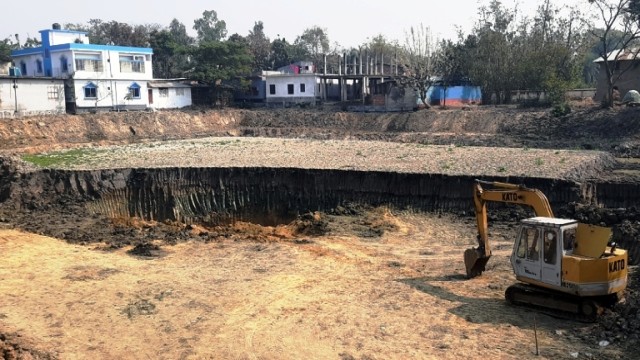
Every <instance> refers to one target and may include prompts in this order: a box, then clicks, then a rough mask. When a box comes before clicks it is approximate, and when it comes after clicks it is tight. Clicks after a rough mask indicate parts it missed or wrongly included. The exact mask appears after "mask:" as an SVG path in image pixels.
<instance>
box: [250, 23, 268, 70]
mask: <svg viewBox="0 0 640 360" xmlns="http://www.w3.org/2000/svg"><path fill="white" fill-rule="evenodd" d="M246 40H247V43H248V46H249V51H250V52H251V55H252V56H253V64H252V68H253V70H255V71H260V70H265V69H268V68H269V55H271V41H270V40H269V38H268V37H267V36H266V35H265V34H264V24H263V23H262V21H258V22H256V23H255V24H254V25H253V29H252V30H250V31H249V35H247V37H246Z"/></svg>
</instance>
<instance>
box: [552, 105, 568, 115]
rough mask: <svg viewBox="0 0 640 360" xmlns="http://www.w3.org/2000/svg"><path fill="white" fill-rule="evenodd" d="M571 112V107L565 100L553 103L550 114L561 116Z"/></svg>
mask: <svg viewBox="0 0 640 360" xmlns="http://www.w3.org/2000/svg"><path fill="white" fill-rule="evenodd" d="M569 113H571V107H570V106H569V104H567V103H566V102H563V103H559V104H555V105H553V109H551V115H553V116H554V117H561V116H565V115H568V114H569Z"/></svg>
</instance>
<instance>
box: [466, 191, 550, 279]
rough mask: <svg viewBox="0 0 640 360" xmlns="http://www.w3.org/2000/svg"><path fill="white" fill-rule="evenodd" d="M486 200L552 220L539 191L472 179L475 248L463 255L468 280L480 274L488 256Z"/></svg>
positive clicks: (547, 206)
mask: <svg viewBox="0 0 640 360" xmlns="http://www.w3.org/2000/svg"><path fill="white" fill-rule="evenodd" d="M482 185H488V186H490V187H491V188H488V189H483V188H482ZM489 201H494V202H503V203H510V204H519V205H527V206H530V207H531V208H533V211H534V212H535V214H536V216H545V217H553V211H552V210H551V205H550V204H549V200H548V199H547V197H546V196H545V195H544V194H543V193H542V192H541V191H540V190H537V189H530V188H527V187H525V186H523V185H515V184H509V183H503V182H489V181H481V180H476V182H475V184H474V186H473V204H474V208H475V212H476V223H477V226H478V236H477V241H478V247H477V248H471V249H467V250H466V251H465V252H464V264H465V267H466V270H467V277H468V278H473V277H476V276H478V275H480V274H482V272H483V271H484V270H485V267H486V265H487V262H488V261H489V258H490V257H491V246H490V244H489V235H488V233H489V231H488V224H487V202H489Z"/></svg>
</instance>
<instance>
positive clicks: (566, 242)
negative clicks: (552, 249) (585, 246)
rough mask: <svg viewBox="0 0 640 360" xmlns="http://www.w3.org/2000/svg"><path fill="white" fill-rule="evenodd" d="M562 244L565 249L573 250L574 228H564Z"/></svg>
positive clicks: (574, 241) (574, 243)
mask: <svg viewBox="0 0 640 360" xmlns="http://www.w3.org/2000/svg"><path fill="white" fill-rule="evenodd" d="M562 245H563V249H564V250H565V251H573V249H574V248H575V246H576V229H575V228H573V229H566V230H565V231H564V232H563V233H562Z"/></svg>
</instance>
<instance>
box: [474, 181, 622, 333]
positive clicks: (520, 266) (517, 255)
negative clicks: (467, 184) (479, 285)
mask: <svg viewBox="0 0 640 360" xmlns="http://www.w3.org/2000/svg"><path fill="white" fill-rule="evenodd" d="M483 185H485V186H486V187H487V188H486V189H484V188H483V187H482V186H483ZM473 202H474V206H475V212H476V222H477V225H478V236H477V240H478V247H477V248H471V249H467V250H466V251H465V253H464V262H465V266H466V271H467V277H468V278H473V277H476V276H479V275H480V274H482V272H483V271H484V270H485V267H486V264H487V262H488V261H489V258H490V257H491V247H490V244H489V236H488V225H487V203H488V202H501V203H510V204H519V205H526V206H529V207H531V208H532V209H533V211H534V213H535V215H536V216H535V217H533V218H529V219H524V220H522V222H521V225H520V228H519V230H518V235H517V238H516V241H515V242H514V246H513V252H512V254H511V257H510V262H511V266H512V267H513V271H514V273H515V275H516V279H517V280H518V281H520V283H517V284H514V285H511V286H509V287H508V288H507V290H506V291H505V298H506V299H507V301H508V302H509V303H512V304H519V305H520V304H523V305H530V306H534V307H540V308H544V309H547V310H551V311H553V312H561V313H564V314H567V313H568V314H571V315H572V317H574V318H576V319H578V320H585V321H595V320H596V319H597V316H598V315H599V314H600V313H601V312H602V310H603V308H604V307H605V306H610V305H612V304H615V303H616V302H618V301H620V300H621V298H622V295H623V292H624V289H625V288H626V286H627V264H628V261H627V252H626V251H625V250H622V249H618V248H616V246H615V244H611V245H609V244H608V243H609V238H610V236H611V229H609V228H604V227H600V226H593V225H587V224H581V223H579V222H578V221H577V220H572V219H560V218H555V217H554V216H553V211H552V210H551V205H550V204H549V200H548V199H547V197H546V196H545V195H544V194H543V193H542V192H541V191H540V190H537V189H531V188H527V187H525V186H522V185H515V184H509V183H503V182H487V181H481V180H476V181H475V184H474V189H473Z"/></svg>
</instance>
